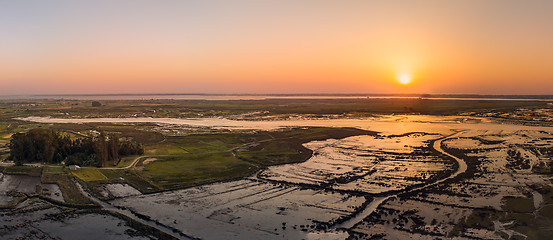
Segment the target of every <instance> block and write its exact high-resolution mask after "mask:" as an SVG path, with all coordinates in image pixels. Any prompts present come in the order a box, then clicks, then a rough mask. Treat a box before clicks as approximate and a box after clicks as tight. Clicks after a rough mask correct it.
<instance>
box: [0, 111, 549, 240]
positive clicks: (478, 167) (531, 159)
mask: <svg viewBox="0 0 553 240" xmlns="http://www.w3.org/2000/svg"><path fill="white" fill-rule="evenodd" d="M24 120H26V121H35V122H42V123H86V122H119V123H139V122H149V123H155V124H157V125H158V127H159V128H164V127H169V128H171V129H175V128H178V127H182V128H183V129H184V128H194V127H202V128H203V127H208V128H214V129H221V128H224V129H230V130H240V129H258V130H274V129H278V128H283V127H290V126H294V127H298V126H302V127H305V126H326V127H357V128H363V129H369V130H372V131H376V132H378V134H374V135H359V136H353V137H347V138H343V139H327V140H323V141H311V142H307V143H305V144H304V145H303V146H304V147H306V148H308V149H309V150H311V151H312V155H311V157H310V158H309V159H308V160H306V161H304V162H301V163H293V164H283V165H276V166H269V167H266V168H262V169H261V170H259V171H258V172H256V173H255V174H253V175H251V176H249V177H247V178H242V179H239V180H234V181H227V182H219V183H211V184H207V185H201V186H196V187H191V188H186V189H181V190H174V191H164V192H159V193H153V194H142V193H141V192H140V191H139V190H138V189H136V188H134V187H133V186H130V185H128V184H123V183H108V184H102V185H101V186H100V187H99V191H100V194H101V195H102V196H103V197H106V198H107V197H109V199H111V200H109V201H108V202H101V205H102V206H103V208H104V209H107V210H110V209H111V210H113V211H117V212H120V213H124V214H127V213H132V214H130V215H133V217H134V218H136V216H140V217H139V218H140V219H142V220H141V221H143V222H148V223H149V224H150V225H151V226H156V224H158V225H159V226H163V228H164V229H170V230H171V231H174V232H176V233H178V234H176V235H173V236H180V237H178V238H183V239H186V238H200V239H346V238H351V239H355V238H360V239H366V238H371V237H373V238H377V239H378V238H384V239H408V238H415V239H435V238H454V239H505V238H506V239H509V238H510V237H513V236H514V239H518V238H526V239H540V238H541V237H543V236H547V234H553V227H551V226H553V216H551V215H552V213H553V184H552V175H551V172H550V171H551V166H552V157H553V150H552V149H553V128H551V127H541V126H524V125H516V124H506V123H497V122H493V121H491V120H489V119H486V118H474V117H473V118H467V117H459V116H450V117H438V116H400V115H397V116H382V117H374V118H363V119H350V118H348V119H292V120H273V121H245V120H242V121H237V120H230V119H224V118H208V119H169V118H167V119H154V118H132V119H107V118H98V119H61V118H42V117H30V118H26V119H24ZM251 146H254V147H255V144H254V145H251ZM236 149H238V148H236ZM240 149H247V148H244V147H241V148H240ZM153 159H155V158H153ZM160 162H163V161H156V163H157V164H159V163H160ZM150 164H152V163H150V162H147V161H145V162H144V165H150ZM35 185H40V186H41V189H43V191H44V189H48V190H47V191H49V192H50V193H51V196H52V195H54V196H56V193H57V192H59V188H58V190H56V186H57V185H55V184H54V185H52V184H51V185H47V184H40V179H38V178H32V177H19V176H12V175H3V178H2V182H1V183H0V187H1V188H2V189H4V190H6V191H5V192H8V190H11V189H15V190H17V191H19V192H24V193H33V192H35V191H36V187H35ZM1 197H2V198H1V200H2V201H4V202H5V203H8V202H10V201H12V200H13V199H14V197H11V196H9V195H8V194H6V195H5V196H4V195H2V196H1ZM52 198H55V197H52ZM55 199H57V200H60V199H59V198H55ZM61 200H63V197H62V198H61ZM97 201H100V200H97ZM22 207H23V206H22ZM56 209H57V208H54V207H46V208H44V210H42V209H41V210H36V211H32V212H33V213H32V214H31V215H34V214H36V216H40V215H41V214H42V215H44V214H45V213H43V212H42V211H58V210H56ZM71 216H72V217H69V218H68V220H65V221H64V223H63V224H67V225H70V226H75V228H79V227H80V226H83V225H84V224H85V222H87V221H88V222H96V221H99V220H101V219H104V222H108V223H110V224H99V225H98V228H102V227H103V228H106V229H109V227H108V225H109V226H112V225H114V224H115V225H117V226H119V227H117V228H115V229H110V230H109V231H108V232H109V234H113V235H110V236H117V238H119V237H120V238H131V237H132V236H133V235H132V234H130V235H129V231H128V230H125V227H124V226H121V224H118V223H116V222H118V221H120V219H118V218H114V217H107V216H104V215H98V214H77V215H71ZM106 219H107V220H106ZM533 219H534V220H535V221H536V222H537V224H534V225H535V226H532V225H530V222H532V221H533ZM4 221H8V220H4ZM33 221H36V223H35V224H34V225H33V227H36V228H38V229H40V233H41V234H51V235H54V233H55V234H58V235H56V236H60V237H61V238H72V237H71V236H73V235H71V234H74V233H73V232H71V231H61V232H57V231H56V230H52V229H56V228H61V227H62V226H65V225H63V224H61V223H57V222H51V221H47V220H40V219H39V220H33ZM7 226H10V224H7ZM29 229H30V228H29ZM29 231H30V230H29ZM131 232H132V231H131ZM123 233H124V234H123ZM6 236H8V235H6Z"/></svg>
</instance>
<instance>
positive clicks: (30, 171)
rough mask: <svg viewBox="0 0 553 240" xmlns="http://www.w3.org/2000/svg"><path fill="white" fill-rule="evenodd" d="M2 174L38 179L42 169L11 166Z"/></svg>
mask: <svg viewBox="0 0 553 240" xmlns="http://www.w3.org/2000/svg"><path fill="white" fill-rule="evenodd" d="M4 173H6V174H20V175H29V176H33V177H40V175H42V168H40V167H31V166H11V167H7V168H5V169H4Z"/></svg>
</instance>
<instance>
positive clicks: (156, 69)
mask: <svg viewBox="0 0 553 240" xmlns="http://www.w3.org/2000/svg"><path fill="white" fill-rule="evenodd" d="M401 73H409V74H411V75H412V76H413V82H412V83H411V84H408V85H405V86H404V85H401V84H399V83H398V82H397V81H396V75H398V74H401ZM82 93H480V94H553V1H551V0H542V1H540V0H535V1H523V0H516V1H515V0H486V1H481V0H466V1H461V0H460V1H443V0H434V1H432V0H428V1H414V0H413V1H395V0H391V1H389V0H387V1H361V0H359V1H345V0H344V1H335V0H333V1H325V0H312V1H310V0H275V1H260V0H252V1H231V0H225V1H209V0H198V1H177V0H156V1H154V0H148V1H143V0H105V1H104V0H94V1H75V0H55V1H44V0H34V1H30V0H12V1H10V0H6V1H2V2H1V3H0V94H2V95H10V94H82Z"/></svg>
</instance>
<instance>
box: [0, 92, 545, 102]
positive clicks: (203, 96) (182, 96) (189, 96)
mask: <svg viewBox="0 0 553 240" xmlns="http://www.w3.org/2000/svg"><path fill="white" fill-rule="evenodd" d="M367 98H369V99H370V98H375V99H382V98H422V99H436V100H505V101H508V100H518V101H521V100H522V101H534V100H536V101H553V95H479V94H343V93H342V94H330V93H320V94H208V93H154V94H132V93H128V94H37V95H0V100H23V99H33V100H38V99H66V100H152V99H159V100H161V99H173V100H272V99H367Z"/></svg>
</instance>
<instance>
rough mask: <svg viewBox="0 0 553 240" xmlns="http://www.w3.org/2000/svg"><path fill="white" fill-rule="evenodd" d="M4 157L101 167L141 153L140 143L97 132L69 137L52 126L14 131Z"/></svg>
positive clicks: (27, 161)
mask: <svg viewBox="0 0 553 240" xmlns="http://www.w3.org/2000/svg"><path fill="white" fill-rule="evenodd" d="M8 148H9V150H10V155H9V157H8V160H12V161H14V162H15V163H16V164H18V165H21V164H23V163H36V162H40V163H49V164H53V163H61V162H64V163H65V164H66V165H70V164H77V165H83V166H96V167H105V166H108V164H109V163H117V162H119V160H120V159H121V157H122V156H129V155H142V154H144V147H143V146H142V144H140V143H136V142H133V141H130V140H121V139H120V138H119V136H117V135H106V134H104V133H103V132H100V134H99V135H98V136H95V137H83V138H77V139H71V138H70V137H69V136H66V135H63V134H61V133H59V132H57V131H54V130H53V129H48V128H35V129H31V130H30V131H28V132H26V133H16V134H14V135H13V136H12V139H11V141H10V143H9V144H8Z"/></svg>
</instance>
